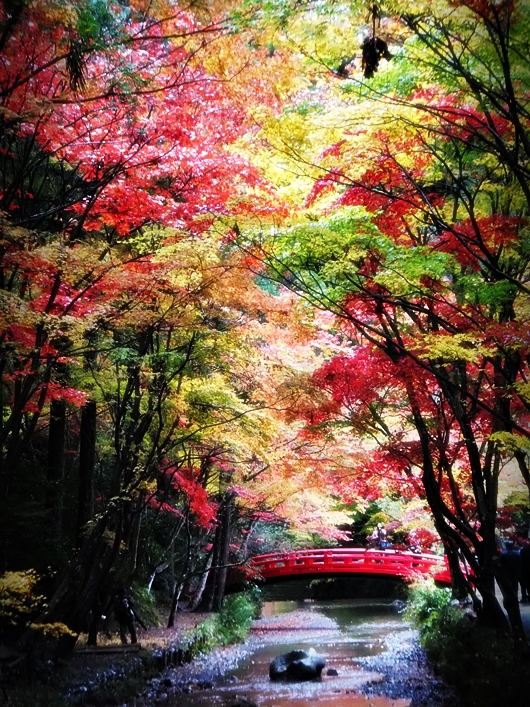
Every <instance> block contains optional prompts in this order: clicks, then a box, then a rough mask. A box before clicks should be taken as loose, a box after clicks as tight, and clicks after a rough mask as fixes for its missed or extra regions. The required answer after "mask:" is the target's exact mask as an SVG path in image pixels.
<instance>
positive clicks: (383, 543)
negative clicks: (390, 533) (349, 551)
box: [368, 523, 390, 550]
mask: <svg viewBox="0 0 530 707" xmlns="http://www.w3.org/2000/svg"><path fill="white" fill-rule="evenodd" d="M368 546H369V547H377V548H379V549H380V550H385V549H386V548H387V547H390V543H389V542H388V541H387V539H386V530H385V528H384V526H383V524H382V523H378V524H377V527H376V529H375V530H374V532H373V533H372V534H371V535H369V536H368Z"/></svg>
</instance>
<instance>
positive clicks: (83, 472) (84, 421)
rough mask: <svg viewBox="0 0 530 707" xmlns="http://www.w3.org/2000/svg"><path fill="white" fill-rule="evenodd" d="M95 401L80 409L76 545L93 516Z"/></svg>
mask: <svg viewBox="0 0 530 707" xmlns="http://www.w3.org/2000/svg"><path fill="white" fill-rule="evenodd" d="M96 419H97V411H96V403H95V402H94V401H93V400H90V401H89V402H87V403H86V404H85V405H83V408H82V410H81V432H80V438H79V487H78V496H77V545H78V547H80V546H81V542H82V538H81V536H82V529H83V527H84V526H85V525H86V524H87V523H88V521H89V520H91V519H92V518H93V516H94V469H95V463H96Z"/></svg>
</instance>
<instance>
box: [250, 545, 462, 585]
mask: <svg viewBox="0 0 530 707" xmlns="http://www.w3.org/2000/svg"><path fill="white" fill-rule="evenodd" d="M250 566H251V567H252V569H254V570H256V571H257V573H258V574H259V576H260V577H262V578H263V579H265V580H269V579H282V578H284V577H294V576H299V575H334V574H364V575H370V576H372V577H373V576H383V577H400V578H402V579H416V578H418V577H432V578H433V579H434V580H435V581H436V582H440V583H441V584H451V574H450V572H449V566H448V564H447V561H446V559H445V558H444V557H441V556H440V555H430V554H427V553H421V554H416V553H413V552H407V551H405V552H399V551H396V550H366V549H365V548H357V547H352V548H329V549H324V550H297V551H295V552H288V553H281V552H279V553H275V554H272V555H257V556H256V557H253V558H252V559H251V562H250Z"/></svg>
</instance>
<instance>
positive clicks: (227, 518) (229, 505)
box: [213, 495, 234, 611]
mask: <svg viewBox="0 0 530 707" xmlns="http://www.w3.org/2000/svg"><path fill="white" fill-rule="evenodd" d="M233 508H234V504H233V498H232V496H231V495H227V496H226V497H225V501H224V509H223V521H222V525H221V529H222V533H221V539H220V541H221V542H220V548H219V567H218V571H217V582H216V584H215V588H214V595H213V610H214V611H221V608H222V606H223V599H224V595H225V587H226V576H227V573H228V558H229V555H230V540H231V537H232V512H233Z"/></svg>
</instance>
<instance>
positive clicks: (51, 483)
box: [45, 400, 66, 540]
mask: <svg viewBox="0 0 530 707" xmlns="http://www.w3.org/2000/svg"><path fill="white" fill-rule="evenodd" d="M65 436H66V405H65V403H64V401H63V400H53V401H52V403H51V404H50V427H49V434H48V467H47V478H46V481H47V486H46V500H45V507H46V514H47V517H48V527H49V529H50V533H51V536H52V537H53V538H55V539H57V540H58V539H60V537H61V525H62V497H63V493H62V491H63V489H62V482H63V472H64V443H65Z"/></svg>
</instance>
